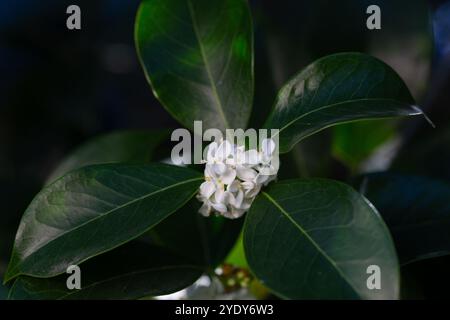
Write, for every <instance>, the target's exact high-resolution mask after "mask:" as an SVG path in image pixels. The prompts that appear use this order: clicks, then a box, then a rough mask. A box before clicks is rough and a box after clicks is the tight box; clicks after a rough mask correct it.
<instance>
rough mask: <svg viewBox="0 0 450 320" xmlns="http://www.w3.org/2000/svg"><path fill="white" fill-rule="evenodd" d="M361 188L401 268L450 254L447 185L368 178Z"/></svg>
mask: <svg viewBox="0 0 450 320" xmlns="http://www.w3.org/2000/svg"><path fill="white" fill-rule="evenodd" d="M363 188H364V191H365V192H366V195H367V197H368V198H369V200H370V201H372V203H373V204H374V205H375V206H376V207H377V208H378V210H379V211H380V213H381V215H382V217H383V219H384V221H386V224H387V225H388V227H389V230H390V231H391V233H392V236H393V238H394V242H395V245H396V247H397V252H398V255H399V259H400V262H401V263H402V264H406V263H410V262H413V261H417V260H422V259H428V258H433V257H438V256H442V255H448V254H450V233H449V232H448V230H449V229H450V204H449V199H450V184H449V183H447V182H444V181H439V180H434V179H430V178H426V177H420V176H409V175H402V174H395V173H377V174H369V175H366V176H364V178H363Z"/></svg>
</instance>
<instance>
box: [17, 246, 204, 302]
mask: <svg viewBox="0 0 450 320" xmlns="http://www.w3.org/2000/svg"><path fill="white" fill-rule="evenodd" d="M80 270H81V289H80V290H76V289H75V290H69V289H67V286H66V281H67V278H68V277H69V276H70V274H64V275H60V276H58V277H55V278H47V279H40V278H32V277H27V276H21V277H19V278H18V279H17V280H16V282H15V283H14V285H13V287H12V288H11V291H10V294H9V299H20V300H35V299H36V300H38V299H78V300H79V299H137V298H141V297H144V296H154V295H163V294H169V293H173V292H176V291H178V290H181V289H183V288H185V287H187V286H189V285H190V284H192V283H193V282H194V281H195V280H197V279H198V278H199V277H200V275H201V274H202V269H201V268H199V267H197V266H195V265H192V264H189V263H186V261H184V260H183V259H180V258H178V257H176V256H173V255H171V254H168V253H167V252H166V251H164V250H162V249H160V248H156V247H151V246H148V245H145V244H143V243H139V242H136V241H134V242H131V243H130V244H127V245H124V246H122V247H119V248H117V249H115V250H113V251H111V252H108V253H106V254H104V255H101V256H99V257H97V258H94V259H92V260H89V261H87V262H86V263H83V264H82V265H80Z"/></svg>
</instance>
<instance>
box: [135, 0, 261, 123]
mask: <svg viewBox="0 0 450 320" xmlns="http://www.w3.org/2000/svg"><path fill="white" fill-rule="evenodd" d="M135 41H136V46H137V51H138V54H139V57H140V60H141V64H142V66H143V68H144V71H145V74H146V77H147V79H148V81H149V82H150V84H151V86H152V88H153V93H154V94H155V96H156V97H157V98H158V99H159V100H160V101H161V103H162V104H163V105H164V107H165V108H166V109H167V111H169V113H170V114H171V115H172V116H173V117H174V118H175V119H177V120H178V121H179V122H180V123H182V124H183V125H184V126H186V127H188V128H191V129H192V128H193V124H194V123H193V122H194V120H202V121H203V127H204V128H205V127H207V128H218V129H222V130H223V129H226V128H245V127H246V125H247V121H248V119H249V116H250V112H251V107H252V99H253V30H252V21H251V14H250V10H249V8H248V4H247V1H245V0H224V1H210V0H160V1H152V0H144V1H143V2H142V4H141V6H140V8H139V11H138V14H137V18H136V26H135Z"/></svg>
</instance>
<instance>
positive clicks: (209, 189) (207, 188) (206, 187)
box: [200, 181, 216, 199]
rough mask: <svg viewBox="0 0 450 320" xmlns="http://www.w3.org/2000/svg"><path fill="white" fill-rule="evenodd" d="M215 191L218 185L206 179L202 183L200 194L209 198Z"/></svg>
mask: <svg viewBox="0 0 450 320" xmlns="http://www.w3.org/2000/svg"><path fill="white" fill-rule="evenodd" d="M214 191H216V185H215V184H214V182H211V181H205V182H203V183H202V184H201V185H200V194H201V195H202V196H204V197H205V198H207V199H209V198H210V197H211V196H212V195H213V193H214Z"/></svg>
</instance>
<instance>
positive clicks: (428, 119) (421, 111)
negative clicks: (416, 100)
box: [411, 105, 436, 129]
mask: <svg viewBox="0 0 450 320" xmlns="http://www.w3.org/2000/svg"><path fill="white" fill-rule="evenodd" d="M411 107H412V108H413V110H414V111H416V112H417V114H421V115H422V116H423V117H424V118H425V120H426V121H427V122H428V123H429V124H430V126H431V127H432V128H433V129H436V125H435V124H434V122H433V121H432V120H431V119H430V118H429V117H428V115H427V114H426V113H425V112H423V110H422V109H420V108H419V106H416V105H413V106H411Z"/></svg>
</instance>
